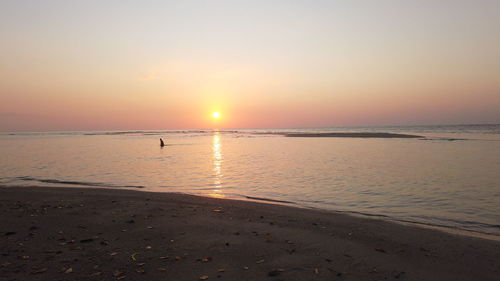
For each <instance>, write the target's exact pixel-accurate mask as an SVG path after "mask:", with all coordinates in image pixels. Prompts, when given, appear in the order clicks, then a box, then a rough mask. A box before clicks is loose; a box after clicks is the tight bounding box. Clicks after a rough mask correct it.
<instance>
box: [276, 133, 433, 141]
mask: <svg viewBox="0 0 500 281" xmlns="http://www.w3.org/2000/svg"><path fill="white" fill-rule="evenodd" d="M283 135H284V136H285V137H292V138H385V139H387V138H403V139H408V138H425V137H423V136H418V135H408V134H394V133H363V132H362V133H289V134H283Z"/></svg>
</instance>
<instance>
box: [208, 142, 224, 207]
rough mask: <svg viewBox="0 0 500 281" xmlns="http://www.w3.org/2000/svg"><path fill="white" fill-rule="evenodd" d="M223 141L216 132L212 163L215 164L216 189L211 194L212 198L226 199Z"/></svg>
mask: <svg viewBox="0 0 500 281" xmlns="http://www.w3.org/2000/svg"><path fill="white" fill-rule="evenodd" d="M221 147H222V145H221V140H220V134H219V132H214V135H213V137H212V154H213V156H212V163H213V175H214V189H213V190H212V192H211V193H210V194H208V195H209V196H210V197H215V198H225V197H226V196H225V195H224V194H223V193H222V190H221V189H222V176H223V175H222V149H221Z"/></svg>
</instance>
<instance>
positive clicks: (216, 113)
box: [212, 111, 220, 119]
mask: <svg viewBox="0 0 500 281" xmlns="http://www.w3.org/2000/svg"><path fill="white" fill-rule="evenodd" d="M212 117H213V118H214V119H219V118H220V112H218V111H216V112H214V113H212Z"/></svg>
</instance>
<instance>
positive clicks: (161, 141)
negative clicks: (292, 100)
mask: <svg viewBox="0 0 500 281" xmlns="http://www.w3.org/2000/svg"><path fill="white" fill-rule="evenodd" d="M164 146H165V143H164V142H163V140H162V139H161V138H160V147H164Z"/></svg>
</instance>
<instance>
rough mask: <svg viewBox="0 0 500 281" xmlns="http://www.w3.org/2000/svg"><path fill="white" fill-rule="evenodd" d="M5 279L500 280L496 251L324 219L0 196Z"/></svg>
mask: <svg viewBox="0 0 500 281" xmlns="http://www.w3.org/2000/svg"><path fill="white" fill-rule="evenodd" d="M0 214H1V219H0V280H454V281H457V280H500V242H498V241H491V240H484V239H480V238H473V237H466V236H459V235H454V234H449V233H444V232H440V231H437V230H432V229H424V228H417V227H413V226H406V225H400V224H395V223H391V222H387V221H382V220H377V219H368V218H360V217H354V216H349V215H345V214H339V213H332V212H326V211H317V210H308V209H301V208H293V207H287V206H280V205H273V204H264V203H256V202H248V201H235V200H225V199H213V198H205V197H197V196H190V195H183V194H170V193H149V192H143V191H128V190H113V189H80V188H60V187H57V188H49V187H23V188H19V187H1V188H0Z"/></svg>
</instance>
